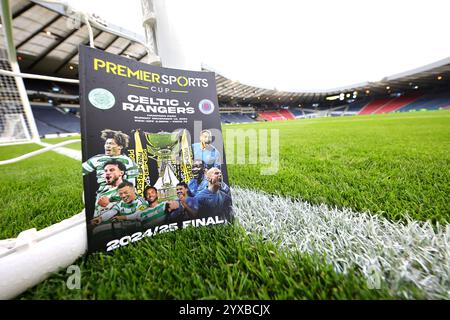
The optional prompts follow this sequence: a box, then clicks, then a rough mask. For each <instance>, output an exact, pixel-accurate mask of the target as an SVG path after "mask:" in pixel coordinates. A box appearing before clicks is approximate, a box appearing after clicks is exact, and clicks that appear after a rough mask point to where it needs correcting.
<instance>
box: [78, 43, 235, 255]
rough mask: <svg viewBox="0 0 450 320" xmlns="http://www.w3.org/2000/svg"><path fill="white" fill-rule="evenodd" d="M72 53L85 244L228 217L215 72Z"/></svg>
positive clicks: (113, 243)
mask: <svg viewBox="0 0 450 320" xmlns="http://www.w3.org/2000/svg"><path fill="white" fill-rule="evenodd" d="M79 52H80V65H79V68H80V69H79V78H80V107H81V134H82V153H83V176H84V197H85V206H86V221H87V231H88V246H89V252H93V251H112V250H114V249H117V248H119V247H122V246H126V245H129V244H130V243H132V242H135V241H138V240H141V239H143V238H145V237H152V236H154V235H157V234H159V233H164V232H169V231H175V230H177V229H183V228H186V227H199V226H208V225H214V224H223V223H226V222H228V221H230V220H231V219H232V207H231V204H232V203H231V194H230V188H229V187H228V176H227V169H226V165H225V154H224V148H223V140H222V133H221V124H220V116H219V108H218V106H219V104H218V101H217V94H216V84H215V76H214V73H212V72H197V71H187V70H177V69H168V68H162V67H157V66H152V65H148V64H144V63H140V62H137V61H135V60H131V59H127V58H124V57H121V56H117V55H114V54H109V53H106V52H104V51H101V50H97V49H93V48H90V47H86V46H80V50H79Z"/></svg>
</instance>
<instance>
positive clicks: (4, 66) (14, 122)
mask: <svg viewBox="0 0 450 320" xmlns="http://www.w3.org/2000/svg"><path fill="white" fill-rule="evenodd" d="M0 33H1V34H0V69H1V70H6V71H15V72H17V71H18V66H17V67H16V68H13V66H12V64H11V62H10V61H9V59H8V52H7V50H6V44H5V37H4V35H3V32H0ZM14 69H16V70H14ZM19 87H21V88H19ZM20 89H22V90H23V94H22V96H21V94H20V91H19V90H20ZM27 104H28V106H27ZM32 139H39V136H38V135H37V130H36V124H35V121H34V118H33V114H32V112H31V108H30V106H29V102H28V97H27V96H26V92H25V86H24V84H23V80H22V78H18V77H13V76H8V75H2V74H0V145H3V144H12V143H19V142H26V141H31V140H32Z"/></svg>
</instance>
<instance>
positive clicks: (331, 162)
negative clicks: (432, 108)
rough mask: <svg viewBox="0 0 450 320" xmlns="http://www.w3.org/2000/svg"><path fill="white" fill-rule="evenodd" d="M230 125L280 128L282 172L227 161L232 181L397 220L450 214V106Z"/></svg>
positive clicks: (439, 217)
mask: <svg viewBox="0 0 450 320" xmlns="http://www.w3.org/2000/svg"><path fill="white" fill-rule="evenodd" d="M225 128H226V129H244V130H248V129H260V128H264V129H278V130H279V131H280V133H279V134H280V151H279V152H280V165H279V171H278V173H277V174H276V175H271V176H263V175H261V174H260V170H261V168H263V167H265V165H261V164H258V165H249V164H243V165H241V164H228V170H229V174H230V181H231V183H232V184H233V185H239V186H241V187H247V188H253V189H260V190H264V191H267V192H269V193H276V194H281V195H285V196H291V197H294V198H301V199H303V200H306V201H308V202H311V203H314V204H320V203H326V204H328V205H330V206H337V207H340V208H342V207H348V208H352V209H353V210H356V211H360V212H361V211H370V212H372V213H380V214H382V215H383V216H385V217H387V218H389V219H391V220H401V219H404V217H405V216H406V215H409V216H410V217H412V218H413V219H416V220H431V221H432V222H437V221H439V222H441V223H446V222H448V221H449V220H450V219H449V218H450V201H449V199H450V198H449V194H450V185H449V183H448V182H449V181H450V111H442V112H430V113H423V114H420V115H419V114H417V113H415V114H386V115H378V116H358V117H351V118H348V117H344V118H321V119H311V120H297V121H295V120H294V121H284V122H281V121H280V122H272V123H263V124H259V123H257V124H247V125H245V126H244V125H229V126H225ZM225 138H226V135H225ZM250 143H252V144H255V143H257V142H256V141H254V140H251V141H250ZM247 153H248V150H247ZM227 156H228V158H230V155H227Z"/></svg>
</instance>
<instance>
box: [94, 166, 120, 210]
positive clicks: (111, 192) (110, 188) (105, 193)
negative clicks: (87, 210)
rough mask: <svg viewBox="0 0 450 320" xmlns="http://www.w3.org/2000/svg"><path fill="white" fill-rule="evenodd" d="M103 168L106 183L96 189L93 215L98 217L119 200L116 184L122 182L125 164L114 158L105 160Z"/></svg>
mask: <svg viewBox="0 0 450 320" xmlns="http://www.w3.org/2000/svg"><path fill="white" fill-rule="evenodd" d="M103 168H104V169H103V170H104V171H105V174H104V176H105V181H106V184H105V185H104V186H101V187H100V188H99V189H98V191H97V198H96V201H95V211H94V217H98V216H99V215H101V214H102V213H103V212H105V211H107V210H109V209H111V208H112V206H113V205H114V204H115V203H116V202H119V201H120V197H119V189H118V186H119V185H120V184H121V183H122V182H123V180H122V178H123V175H124V174H125V171H126V168H125V165H124V164H123V163H122V162H120V161H117V160H115V159H113V160H109V161H107V162H106V163H105V165H104V166H103Z"/></svg>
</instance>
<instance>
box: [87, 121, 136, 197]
mask: <svg viewBox="0 0 450 320" xmlns="http://www.w3.org/2000/svg"><path fill="white" fill-rule="evenodd" d="M101 138H102V139H103V140H105V146H104V147H105V153H104V154H98V155H96V156H93V157H91V158H90V159H88V160H87V161H86V162H84V163H83V164H82V167H83V176H84V175H87V174H89V173H91V172H94V171H95V172H96V175H97V183H98V184H99V190H100V189H101V188H102V187H104V186H105V185H106V184H107V183H106V180H105V175H104V165H105V163H106V162H107V161H109V160H112V159H115V160H117V161H120V162H122V163H123V164H124V165H125V169H126V171H125V175H124V177H123V178H124V180H127V181H130V182H131V183H133V184H134V181H135V178H136V177H137V176H138V175H139V168H138V166H137V165H136V163H135V162H134V161H133V160H131V158H130V157H128V156H126V155H124V154H122V152H123V151H124V149H125V148H127V147H128V142H129V137H128V135H126V134H125V133H123V132H121V131H114V130H110V129H105V130H103V131H102V132H101Z"/></svg>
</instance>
